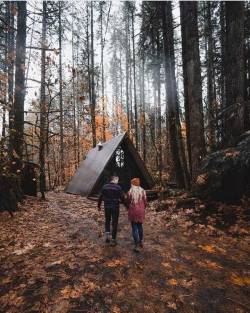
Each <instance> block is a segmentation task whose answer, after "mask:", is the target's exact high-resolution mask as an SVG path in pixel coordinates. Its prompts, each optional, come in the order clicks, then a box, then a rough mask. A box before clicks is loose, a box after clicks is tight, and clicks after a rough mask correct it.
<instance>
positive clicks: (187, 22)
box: [180, 1, 205, 181]
mask: <svg viewBox="0 0 250 313" xmlns="http://www.w3.org/2000/svg"><path fill="white" fill-rule="evenodd" d="M180 13H181V31H182V59H183V76H184V97H185V119H186V131H187V147H188V156H189V168H190V174H191V178H192V180H193V181H195V179H196V177H197V175H198V171H199V167H200V161H201V158H202V157H203V156H204V154H205V138H204V124H203V123H204V122H203V109H202V87H201V68H200V52H199V37H198V25H197V2H194V1H193V2H187V1H182V2H180Z"/></svg>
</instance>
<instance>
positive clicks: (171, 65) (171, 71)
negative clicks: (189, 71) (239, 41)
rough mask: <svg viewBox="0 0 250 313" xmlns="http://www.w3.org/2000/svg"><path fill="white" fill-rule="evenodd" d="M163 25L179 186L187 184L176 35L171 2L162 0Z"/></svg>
mask: <svg viewBox="0 0 250 313" xmlns="http://www.w3.org/2000/svg"><path fill="white" fill-rule="evenodd" d="M161 8H162V10H161V11H162V27H163V45H164V54H163V58H164V66H165V80H166V81H165V87H166V95H167V107H166V119H167V124H168V128H169V137H170V138H169V143H170V150H171V158H172V162H173V167H174V173H175V175H176V181H177V184H178V186H179V187H184V186H185V177H184V173H183V167H182V164H181V156H180V151H179V144H178V140H179V138H180V136H179V134H178V132H180V120H179V116H178V101H177V88H176V77H175V55H174V35H173V17H172V7H171V2H165V1H164V2H161Z"/></svg>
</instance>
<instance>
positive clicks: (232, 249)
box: [0, 192, 250, 313]
mask: <svg viewBox="0 0 250 313" xmlns="http://www.w3.org/2000/svg"><path fill="white" fill-rule="evenodd" d="M156 205H157V202H156V201H154V202H151V203H150V205H149V208H148V211H147V215H146V221H145V224H144V231H145V246H144V249H143V251H141V252H140V253H135V252H133V243H132V239H131V231H130V225H129V224H128V221H127V214H126V210H125V208H121V214H120V221H119V234H118V245H117V246H116V247H111V246H109V245H107V244H105V243H104V237H103V236H102V237H100V228H101V227H102V222H103V216H102V217H100V216H99V215H98V213H97V209H96V203H95V202H93V201H91V200H88V199H86V198H81V197H79V196H73V195H68V194H64V193H56V192H50V193H47V200H46V201H44V202H41V201H40V200H39V199H36V198H32V197H28V198H27V199H26V200H25V203H24V204H23V205H22V206H21V210H20V211H18V212H16V213H15V216H14V218H11V217H10V216H9V215H8V214H7V212H4V213H2V214H1V215H0V312H2V313H3V312H4V313H10V312H11V313H15V312H16V313H17V312H18V313H22V312H25V313H26V312H33V313H35V312H37V313H45V312H51V313H64V312H68V313H76V312H86V313H91V312H103V313H104V312H107V313H108V312H113V313H119V312H124V313H125V312H130V313H144V312H145V313H146V312H150V313H151V312H152V313H156V312H157V313H161V312H164V313H170V312H179V313H184V312H187V313H222V312H224V313H247V312H250V293H249V291H250V258H249V251H250V245H249V236H248V235H249V209H248V207H245V208H244V207H242V206H241V207H240V206H228V205H227V206H226V205H222V204H218V205H217V204H216V205H215V206H216V207H215V206H214V207H213V208H208V209H204V206H203V205H202V204H199V205H198V206H196V207H195V208H192V207H191V208H188V207H186V208H179V209H178V210H175V209H174V207H175V199H174V198H172V199H171V198H170V199H168V200H166V207H168V209H167V210H163V211H160V212H156V211H155V207H156Z"/></svg>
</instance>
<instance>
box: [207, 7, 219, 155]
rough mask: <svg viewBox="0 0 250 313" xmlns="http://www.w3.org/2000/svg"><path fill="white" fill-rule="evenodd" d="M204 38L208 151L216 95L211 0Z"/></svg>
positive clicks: (212, 141) (212, 136)
mask: <svg viewBox="0 0 250 313" xmlns="http://www.w3.org/2000/svg"><path fill="white" fill-rule="evenodd" d="M205 5H206V20H207V23H206V39H207V51H206V52H207V53H206V54H207V55H206V59H207V111H208V146H209V148H210V151H213V150H214V149H215V144H216V139H215V105H216V97H215V93H214V80H215V77H214V70H213V66H214V54H213V29H212V20H211V2H210V1H208V2H207V3H206V4H205Z"/></svg>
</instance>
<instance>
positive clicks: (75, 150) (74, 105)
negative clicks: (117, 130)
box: [71, 9, 77, 170]
mask: <svg viewBox="0 0 250 313" xmlns="http://www.w3.org/2000/svg"><path fill="white" fill-rule="evenodd" d="M73 13H74V11H73V9H72V25H71V28H72V29H71V32H72V38H71V40H72V47H71V48H72V104H73V146H74V168H75V170H76V169H77V130H76V107H77V105H76V88H75V87H76V84H75V77H76V72H77V68H76V67H75V53H74V51H75V47H74V19H73Z"/></svg>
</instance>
